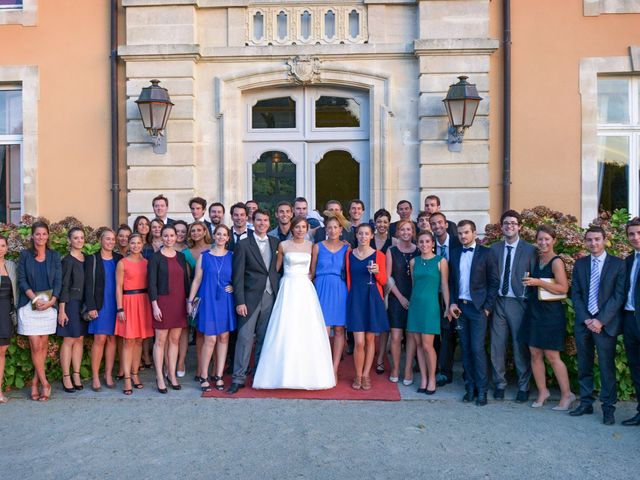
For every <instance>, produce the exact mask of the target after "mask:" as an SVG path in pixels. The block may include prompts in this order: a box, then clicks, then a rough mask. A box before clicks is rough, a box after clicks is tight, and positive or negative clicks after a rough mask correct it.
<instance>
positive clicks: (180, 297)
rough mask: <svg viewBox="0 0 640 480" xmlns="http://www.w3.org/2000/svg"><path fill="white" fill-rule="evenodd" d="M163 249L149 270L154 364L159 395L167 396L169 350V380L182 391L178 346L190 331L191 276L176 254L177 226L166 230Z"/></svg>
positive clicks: (167, 226) (167, 227) (176, 388)
mask: <svg viewBox="0 0 640 480" xmlns="http://www.w3.org/2000/svg"><path fill="white" fill-rule="evenodd" d="M161 235H162V244H163V246H162V249H160V250H159V251H157V252H156V253H154V254H153V257H151V260H150V261H149V268H148V278H149V298H150V299H151V306H152V309H153V328H154V329H155V331H156V342H155V344H154V346H153V363H154V364H155V367H156V381H157V382H158V391H159V392H160V393H167V387H166V384H165V382H164V368H163V363H164V359H165V358H164V352H165V345H166V343H167V340H168V344H169V345H168V348H167V366H166V370H167V377H166V378H167V380H168V381H169V383H170V384H171V388H172V389H173V390H180V389H181V388H182V387H181V386H180V384H179V383H178V379H177V378H176V364H177V361H178V344H179V341H180V335H181V333H182V329H183V328H186V327H187V295H188V293H189V272H188V270H187V261H186V260H185V257H184V254H182V252H178V251H176V250H175V248H174V246H175V244H176V229H175V228H174V227H173V225H165V226H164V227H162V234H161Z"/></svg>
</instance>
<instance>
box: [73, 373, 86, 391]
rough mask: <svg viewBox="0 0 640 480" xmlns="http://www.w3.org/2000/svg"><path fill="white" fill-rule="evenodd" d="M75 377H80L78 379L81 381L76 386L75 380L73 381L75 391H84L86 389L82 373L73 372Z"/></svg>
mask: <svg viewBox="0 0 640 480" xmlns="http://www.w3.org/2000/svg"><path fill="white" fill-rule="evenodd" d="M73 374H74V375H78V378H79V379H80V381H79V382H78V383H77V384H76V382H74V381H73V378H72V379H71V383H73V388H74V390H78V391H80V390H84V387H83V386H82V377H81V376H80V372H73Z"/></svg>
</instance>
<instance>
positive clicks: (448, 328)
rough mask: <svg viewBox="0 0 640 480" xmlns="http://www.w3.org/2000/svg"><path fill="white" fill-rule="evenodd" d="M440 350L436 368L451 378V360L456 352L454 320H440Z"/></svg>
mask: <svg viewBox="0 0 640 480" xmlns="http://www.w3.org/2000/svg"><path fill="white" fill-rule="evenodd" d="M439 344H440V345H439V347H440V350H439V351H438V352H437V355H438V368H439V370H440V373H441V374H442V375H444V376H445V377H447V379H448V380H453V361H454V358H455V353H456V344H457V342H456V320H455V319H453V320H451V322H449V320H447V319H446V318H445V319H443V320H442V321H441V322H440V342H439Z"/></svg>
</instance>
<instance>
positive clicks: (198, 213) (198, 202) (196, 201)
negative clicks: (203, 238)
mask: <svg viewBox="0 0 640 480" xmlns="http://www.w3.org/2000/svg"><path fill="white" fill-rule="evenodd" d="M189 210H191V215H192V216H193V221H194V223H195V222H200V223H204V225H205V227H207V230H209V235H212V236H213V228H212V227H211V222H210V221H209V220H207V219H206V218H205V216H204V213H205V212H206V211H207V201H206V200H205V199H204V198H202V197H193V198H192V199H191V200H189Z"/></svg>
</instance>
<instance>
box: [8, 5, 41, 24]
mask: <svg viewBox="0 0 640 480" xmlns="http://www.w3.org/2000/svg"><path fill="white" fill-rule="evenodd" d="M37 21H38V0H23V1H22V7H20V8H10V9H6V10H5V9H2V10H0V25H24V26H25V27H31V26H33V25H36V24H37Z"/></svg>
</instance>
